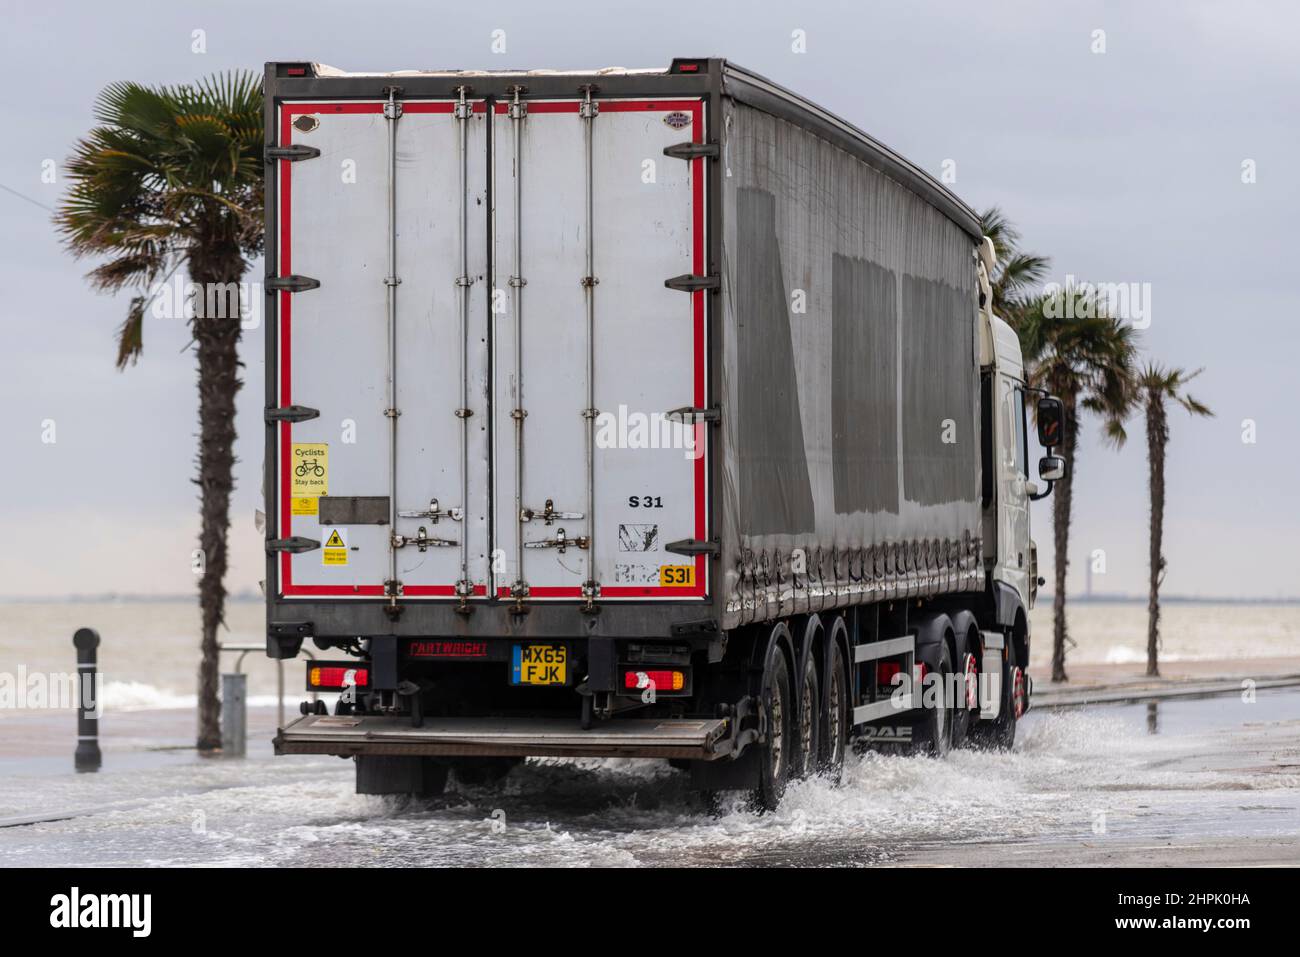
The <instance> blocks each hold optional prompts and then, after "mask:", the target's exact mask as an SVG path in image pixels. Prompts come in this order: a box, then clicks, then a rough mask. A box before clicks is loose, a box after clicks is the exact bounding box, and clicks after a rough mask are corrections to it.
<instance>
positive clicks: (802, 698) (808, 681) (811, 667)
mask: <svg viewBox="0 0 1300 957" xmlns="http://www.w3.org/2000/svg"><path fill="white" fill-rule="evenodd" d="M798 719H799V724H798V728H799V763H798V768H799V773H798V777H800V778H809V777H812V776H813V775H814V774H816V773H817V768H818V765H819V763H820V759H821V751H822V725H823V723H824V720H825V716H824V715H823V714H822V696H821V684H820V682H819V681H818V680H817V658H816V656H815V655H813V654H812V653H811V652H809V653H808V654H807V655H806V656H805V657H804V665H803V677H802V679H801V680H800V681H799V714H798Z"/></svg>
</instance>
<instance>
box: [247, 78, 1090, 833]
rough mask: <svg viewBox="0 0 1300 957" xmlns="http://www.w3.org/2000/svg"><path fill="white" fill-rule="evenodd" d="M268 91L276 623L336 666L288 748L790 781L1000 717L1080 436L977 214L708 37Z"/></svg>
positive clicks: (426, 785) (481, 764) (1017, 695)
mask: <svg viewBox="0 0 1300 957" xmlns="http://www.w3.org/2000/svg"><path fill="white" fill-rule="evenodd" d="M265 93H266V142H267V144H268V146H267V149H266V159H267V164H268V165H267V183H266V236H267V244H266V245H267V255H266V264H267V265H266V268H267V273H266V281H265V285H266V291H267V303H268V308H267V323H266V373H267V379H266V459H265V463H266V464H265V470H266V471H265V486H266V513H267V522H268V533H267V542H266V548H267V569H266V595H267V652H268V654H269V655H270V656H272V657H274V658H279V659H284V658H292V657H295V656H296V655H298V654H299V653H300V651H301V649H302V645H303V643H304V641H305V640H308V639H309V640H310V641H311V642H312V643H313V645H314V646H315V649H316V650H315V651H313V652H312V655H314V658H313V659H311V660H308V661H307V662H306V666H307V681H306V689H307V690H308V691H312V692H317V693H320V692H337V693H338V698H337V699H336V703H335V704H334V706H333V710H332V712H331V711H330V709H328V708H327V707H326V706H325V705H324V703H323V700H324V699H316V698H315V697H313V701H312V702H304V703H303V707H302V711H303V716H302V717H301V718H300V719H298V720H296V721H294V722H293V723H291V724H289V725H288V726H287V727H285V728H282V729H280V731H279V733H278V735H277V737H276V739H275V746H276V750H277V752H278V753H282V754H302V753H308V754H333V755H339V756H344V757H351V758H353V759H354V760H355V763H356V772H357V778H356V780H357V789H358V790H359V791H361V792H364V793H431V792H433V793H436V792H438V791H440V790H441V789H442V788H443V787H444V785H445V783H446V781H447V779H448V775H449V774H451V775H454V776H455V777H458V778H461V779H463V780H466V781H483V780H490V779H492V778H493V777H495V776H498V775H500V774H501V773H503V772H504V771H505V770H508V769H509V767H510V766H511V765H512V764H514V763H517V762H519V761H521V760H523V759H524V758H526V757H528V756H620V757H623V756H636V757H651V758H663V759H667V760H669V761H671V762H673V763H674V765H676V766H678V767H681V768H682V769H684V770H685V771H686V772H688V773H689V774H690V775H691V778H692V786H693V787H695V788H697V789H699V790H700V791H703V792H706V793H713V792H717V791H726V790H744V791H748V792H750V793H751V794H752V795H753V796H754V798H755V800H756V802H757V803H758V804H759V805H760V806H763V807H768V808H770V807H773V806H775V804H776V803H777V802H778V801H779V800H780V797H781V794H782V792H783V789H784V788H785V785H786V783H787V782H788V781H790V780H791V779H793V778H796V777H799V776H802V775H809V774H814V773H824V774H827V775H830V776H832V777H834V776H837V775H838V774H839V769H840V767H841V766H842V764H843V761H844V758H845V754H846V751H847V750H848V749H849V748H850V747H851V746H852V745H853V743H854V741H855V740H863V741H867V742H872V743H877V744H880V745H881V746H886V747H891V748H910V749H922V750H926V751H930V752H936V753H943V752H944V751H946V750H947V749H948V748H950V747H953V746H960V745H964V744H973V743H983V744H988V745H993V746H1002V747H1006V746H1009V745H1010V744H1011V742H1012V740H1013V738H1014V735H1015V728H1016V722H1017V720H1018V719H1019V718H1020V716H1021V715H1022V714H1023V712H1024V710H1025V709H1026V707H1027V706H1028V700H1029V686H1028V679H1027V677H1026V675H1025V670H1024V669H1025V665H1026V662H1027V661H1028V656H1029V639H1030V636H1029V625H1028V619H1027V611H1028V609H1029V608H1030V606H1031V605H1032V603H1033V600H1034V595H1035V591H1036V589H1037V586H1038V584H1039V580H1038V579H1037V571H1036V559H1035V552H1034V545H1033V543H1032V541H1031V540H1030V535H1029V501H1030V499H1031V498H1033V497H1035V496H1042V495H1045V494H1047V493H1048V492H1050V490H1051V482H1052V481H1054V480H1056V479H1058V478H1060V477H1061V475H1062V474H1063V471H1064V467H1065V463H1064V462H1063V461H1062V460H1061V459H1060V458H1059V457H1058V456H1055V455H1052V454H1051V447H1052V446H1054V445H1057V444H1059V443H1058V442H1057V441H1056V439H1055V435H1056V431H1057V430H1058V429H1059V427H1060V425H1059V422H1060V414H1059V403H1058V402H1056V400H1055V399H1052V398H1051V397H1048V396H1043V395H1041V393H1038V392H1036V391H1035V390H1034V389H1031V388H1030V387H1029V386H1027V385H1026V382H1025V373H1024V369H1023V367H1022V361H1021V353H1020V348H1019V344H1018V341H1017V338H1016V335H1015V333H1014V332H1013V331H1012V330H1011V329H1010V328H1009V327H1008V326H1007V324H1006V323H1004V322H1003V321H1001V320H1000V319H999V318H998V317H996V316H995V315H993V313H992V303H991V291H990V287H989V275H990V272H991V270H992V269H993V252H992V246H991V243H989V241H988V240H986V239H985V238H984V237H983V236H982V235H981V231H980V227H979V222H978V220H977V218H976V217H975V216H974V215H973V213H972V212H971V210H970V209H969V208H968V207H967V206H966V205H964V204H963V203H962V202H961V201H960V200H958V199H957V198H956V197H954V196H953V195H952V194H951V193H949V192H948V191H947V190H946V189H945V188H944V187H942V186H941V185H939V184H938V183H937V182H936V181H934V180H933V179H932V178H930V177H929V176H927V175H925V174H924V173H922V172H921V171H920V170H919V169H917V168H916V167H915V166H913V165H912V164H910V163H909V162H907V161H906V160H904V159H903V158H901V157H900V156H898V155H897V154H896V153H894V152H892V151H891V150H889V149H888V148H887V147H885V146H883V145H882V144H880V143H879V142H877V141H876V140H874V139H872V138H871V137H869V136H868V135H866V134H865V133H863V132H862V131H860V130H859V129H857V128H855V127H854V126H852V125H850V124H849V123H847V122H845V121H844V120H841V119H839V118H837V117H835V116H833V115H832V114H830V113H828V112H827V111H825V110H823V109H821V108H819V107H817V106H815V105H814V104H812V103H810V102H808V101H807V100H805V99H803V98H801V97H799V96H797V95H795V94H793V93H791V92H789V91H787V90H785V89H783V88H781V87H779V86H777V85H776V84H774V83H771V82H769V81H767V80H765V79H763V78H762V77H760V76H758V75H756V74H754V73H752V72H749V71H747V70H744V69H742V68H741V67H738V66H736V65H735V64H733V63H730V62H728V61H726V60H723V59H716V58H705V59H677V60H674V61H673V62H672V64H671V65H670V66H669V67H668V68H667V69H657V70H627V69H608V70H599V71H594V72H555V71H543V70H539V71H521V72H479V71H447V72H399V73H345V72H342V71H339V70H336V69H333V68H329V67H325V66H322V65H319V64H315V63H309V62H279V63H271V64H268V65H267V67H266V78H265ZM1027 410H1029V416H1028V417H1027ZM1030 419H1036V421H1037V426H1038V430H1039V440H1040V442H1041V443H1042V444H1043V445H1044V446H1046V447H1047V448H1048V455H1046V456H1045V457H1043V458H1042V459H1041V460H1040V462H1039V469H1038V473H1039V474H1038V479H1039V480H1041V481H1042V482H1043V483H1044V485H1043V488H1042V489H1041V490H1040V489H1039V488H1038V487H1037V485H1036V483H1034V482H1031V481H1030V480H1029V475H1028V469H1029V465H1028V459H1029V440H1028V435H1027V423H1028V421H1030ZM309 650H310V649H309Z"/></svg>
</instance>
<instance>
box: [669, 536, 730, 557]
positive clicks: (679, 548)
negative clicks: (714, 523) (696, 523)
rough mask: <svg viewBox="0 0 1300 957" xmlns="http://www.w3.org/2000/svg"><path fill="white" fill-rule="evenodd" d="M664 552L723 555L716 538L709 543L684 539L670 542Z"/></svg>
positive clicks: (695, 539)
mask: <svg viewBox="0 0 1300 957" xmlns="http://www.w3.org/2000/svg"><path fill="white" fill-rule="evenodd" d="M664 551H666V552H672V553H673V554H674V555H719V554H721V553H722V548H721V546H719V545H718V540H717V539H716V538H711V539H709V540H708V541H707V542H706V541H701V540H700V539H698V538H683V539H679V540H678V541H675V542H669V543H668V544H667V545H665V546H664Z"/></svg>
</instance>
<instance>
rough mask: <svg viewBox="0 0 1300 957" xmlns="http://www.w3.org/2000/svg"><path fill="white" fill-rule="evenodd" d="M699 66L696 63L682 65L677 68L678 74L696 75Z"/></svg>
mask: <svg viewBox="0 0 1300 957" xmlns="http://www.w3.org/2000/svg"><path fill="white" fill-rule="evenodd" d="M699 70H700V65H699V64H698V63H683V64H682V65H681V66H679V67H678V68H677V71H678V72H679V73H698V72H699Z"/></svg>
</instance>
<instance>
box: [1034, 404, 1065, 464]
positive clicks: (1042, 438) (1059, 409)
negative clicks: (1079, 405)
mask: <svg viewBox="0 0 1300 957" xmlns="http://www.w3.org/2000/svg"><path fill="white" fill-rule="evenodd" d="M1035 420H1036V421H1037V422H1038V444H1039V445H1041V446H1042V447H1043V448H1045V449H1050V448H1055V447H1056V446H1058V445H1060V444H1061V439H1062V431H1063V429H1064V427H1065V406H1064V405H1063V404H1062V402H1061V400H1060V399H1058V398H1056V396H1054V395H1049V396H1044V397H1043V398H1041V399H1039V400H1038V414H1037V415H1036V416H1035ZM1044 461H1046V460H1044ZM1044 478H1046V476H1044Z"/></svg>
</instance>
